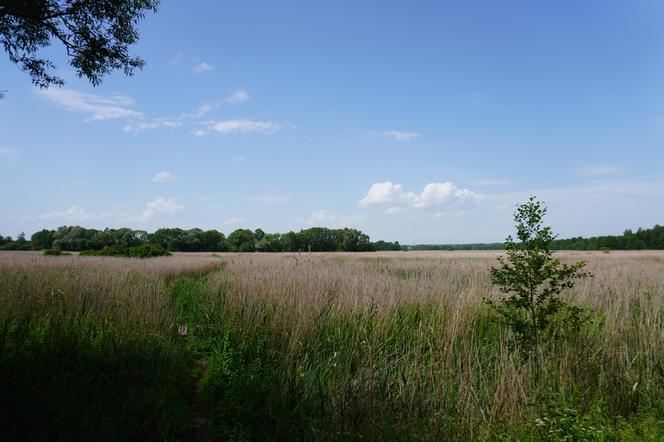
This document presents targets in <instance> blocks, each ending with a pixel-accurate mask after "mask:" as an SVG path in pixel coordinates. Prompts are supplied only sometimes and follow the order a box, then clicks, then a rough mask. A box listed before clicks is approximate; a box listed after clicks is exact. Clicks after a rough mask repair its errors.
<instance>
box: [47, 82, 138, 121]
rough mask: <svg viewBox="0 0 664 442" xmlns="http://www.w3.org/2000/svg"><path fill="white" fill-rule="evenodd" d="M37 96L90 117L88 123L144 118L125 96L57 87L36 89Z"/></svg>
mask: <svg viewBox="0 0 664 442" xmlns="http://www.w3.org/2000/svg"><path fill="white" fill-rule="evenodd" d="M35 94H36V95H39V96H41V97H44V98H46V99H47V100H49V101H51V102H53V103H55V104H58V105H60V106H62V107H64V108H65V109H69V110H71V111H74V112H83V113H86V114H88V115H90V117H89V118H87V119H86V121H98V120H113V119H132V118H142V117H143V114H142V113H141V112H138V111H135V110H133V109H130V107H131V106H133V105H134V100H133V99H132V98H131V97H126V96H123V95H109V96H102V95H94V94H88V93H85V92H79V91H75V90H73V89H65V88H57V87H50V88H48V89H35Z"/></svg>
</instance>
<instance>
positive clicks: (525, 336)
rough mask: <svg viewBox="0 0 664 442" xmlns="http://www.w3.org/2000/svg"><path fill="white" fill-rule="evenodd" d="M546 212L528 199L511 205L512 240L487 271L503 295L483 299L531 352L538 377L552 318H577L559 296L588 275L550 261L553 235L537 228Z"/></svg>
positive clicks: (574, 266)
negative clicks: (514, 209) (577, 280)
mask: <svg viewBox="0 0 664 442" xmlns="http://www.w3.org/2000/svg"><path fill="white" fill-rule="evenodd" d="M546 212H547V209H546V207H544V206H543V205H542V203H540V202H539V201H537V199H536V198H535V197H533V196H531V197H530V200H529V201H528V202H527V203H524V204H521V205H519V206H518V207H517V209H516V212H515V213H514V221H516V236H517V239H518V241H517V242H515V241H514V240H513V239H512V236H511V235H510V236H508V237H507V239H506V240H505V249H506V251H507V257H506V258H505V257H504V256H501V257H499V258H498V261H499V262H500V265H499V266H497V267H491V278H492V281H493V283H494V284H496V285H498V286H499V287H500V291H501V292H502V293H504V294H506V295H507V296H506V297H504V298H502V299H500V300H499V301H497V302H495V301H491V300H488V301H487V302H488V303H489V305H490V306H491V307H492V308H493V309H494V310H495V311H496V312H497V313H498V316H499V317H500V319H501V320H502V321H503V322H504V323H505V324H506V325H507V326H508V327H509V328H510V329H511V330H512V331H513V332H514V334H515V336H516V340H517V343H518V344H519V347H520V349H521V350H522V351H523V352H524V354H526V355H532V354H533V353H534V354H535V364H536V370H537V373H538V375H539V372H540V368H541V363H542V343H543V339H544V338H545V337H547V336H551V333H550V332H551V328H552V327H551V326H552V324H553V322H554V320H555V318H556V317H560V316H561V315H564V316H565V318H564V319H566V320H568V321H569V320H572V321H575V322H577V323H578V322H579V321H580V318H581V315H580V313H581V309H580V308H579V307H572V306H569V305H567V304H566V303H565V302H564V301H563V300H562V299H560V294H561V293H562V292H563V290H566V289H569V288H571V287H572V286H573V285H574V282H575V280H576V279H579V278H585V277H587V276H591V275H590V273H587V272H584V271H582V268H583V267H584V266H585V262H582V261H580V262H576V263H574V264H571V265H570V264H561V262H560V261H559V260H558V259H556V258H554V257H553V252H552V251H551V246H552V243H553V241H554V240H555V235H553V234H552V233H551V228H550V227H544V226H543V224H542V219H543V218H544V215H545V214H546Z"/></svg>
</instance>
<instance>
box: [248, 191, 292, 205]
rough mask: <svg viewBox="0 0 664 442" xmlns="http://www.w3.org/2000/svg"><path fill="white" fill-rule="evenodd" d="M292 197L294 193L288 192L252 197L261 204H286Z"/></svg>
mask: <svg viewBox="0 0 664 442" xmlns="http://www.w3.org/2000/svg"><path fill="white" fill-rule="evenodd" d="M291 199H292V195H290V194H288V193H267V194H263V195H256V196H254V197H253V198H252V200H253V201H254V202H256V203H259V204H286V203H287V202H289V201H290V200H291Z"/></svg>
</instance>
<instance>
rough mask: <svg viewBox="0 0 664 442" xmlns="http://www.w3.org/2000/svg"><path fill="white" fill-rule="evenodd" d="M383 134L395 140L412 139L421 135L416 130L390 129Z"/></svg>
mask: <svg viewBox="0 0 664 442" xmlns="http://www.w3.org/2000/svg"><path fill="white" fill-rule="evenodd" d="M383 135H384V136H386V137H387V138H389V139H391V140H394V141H412V140H414V139H415V138H417V137H419V136H420V134H418V133H415V132H402V131H400V130H388V131H387V132H384V133H383Z"/></svg>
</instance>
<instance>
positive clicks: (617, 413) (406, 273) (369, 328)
mask: <svg viewBox="0 0 664 442" xmlns="http://www.w3.org/2000/svg"><path fill="white" fill-rule="evenodd" d="M582 257H583V258H587V259H588V260H589V270H591V271H592V272H593V273H595V275H596V277H595V278H594V279H592V280H590V281H587V282H584V283H583V284H581V285H579V286H578V287H577V288H576V290H574V291H573V292H572V293H570V294H569V296H571V297H574V298H576V299H577V300H578V301H579V302H580V303H583V304H584V305H587V306H589V307H590V308H591V309H592V314H591V315H592V322H591V323H590V325H589V326H587V327H584V328H583V329H581V330H569V329H566V328H561V329H560V330H558V332H559V333H560V334H562V335H564V336H563V339H562V340H560V341H559V343H558V344H556V345H554V344H551V345H549V346H548V347H547V348H546V366H545V376H544V378H543V380H542V381H541V382H540V383H538V384H534V383H533V378H532V376H531V373H532V369H531V367H530V361H523V360H522V359H521V356H520V355H519V354H518V353H515V352H512V351H510V345H509V344H510V336H509V335H507V334H506V331H505V330H503V329H502V328H501V327H500V326H499V325H498V324H496V322H495V321H492V320H491V318H490V316H489V315H490V312H489V311H488V309H487V308H486V307H485V305H484V303H483V301H482V298H483V297H485V296H496V295H497V293H496V290H495V288H494V287H492V285H491V283H490V280H489V275H488V272H487V268H488V267H489V266H490V265H491V264H493V259H494V256H490V255H489V256H487V255H484V256H480V257H478V256H474V255H472V254H454V253H453V254H434V255H431V254H429V255H425V256H424V257H422V256H420V255H417V254H415V255H406V256H404V255H403V254H392V255H382V256H378V257H370V256H349V255H332V256H329V255H306V256H273V255H251V256H249V255H243V256H235V257H231V258H229V259H228V260H227V266H226V271H225V272H224V273H219V274H215V275H213V277H212V278H211V280H210V283H209V284H210V285H209V287H210V288H209V289H208V291H207V296H208V299H207V300H206V302H205V304H206V305H207V306H208V309H209V313H210V314H209V315H208V317H210V318H216V319H211V320H210V321H216V322H217V324H218V327H219V330H223V331H219V332H218V335H222V336H224V341H223V342H222V343H221V344H219V345H220V347H218V348H221V349H222V351H221V353H220V354H216V355H215V356H214V357H212V358H211V359H210V369H211V370H210V372H209V375H208V377H209V378H210V381H209V382H212V379H214V380H217V381H219V379H225V380H224V381H223V382H221V385H218V384H213V388H211V389H210V390H211V391H210V393H209V394H208V396H209V397H210V398H211V400H212V401H213V402H214V399H215V398H217V399H218V398H223V397H228V396H229V394H230V393H229V390H230V391H231V392H233V393H232V395H233V397H235V398H236V399H235V400H236V402H237V401H239V403H240V405H237V404H236V405H234V406H238V407H245V406H246V407H249V408H250V410H251V412H248V411H246V410H245V411H243V412H241V411H237V410H235V411H234V412H233V413H232V414H231V415H227V414H223V412H224V411H228V409H229V408H228V407H229V406H228V404H227V403H226V402H224V401H223V400H222V401H221V402H217V404H216V405H217V409H218V410H221V412H222V415H221V416H218V419H219V420H221V421H222V422H221V424H220V427H221V429H222V436H225V437H228V436H229V434H236V433H237V432H238V431H240V430H238V426H239V427H241V428H244V430H243V431H244V432H245V433H241V434H245V435H251V434H254V435H255V431H256V427H255V426H253V425H252V424H251V423H245V426H244V427H242V425H243V422H242V421H241V420H240V421H239V422H238V421H237V420H238V419H237V416H241V415H243V416H256V415H258V416H261V419H264V420H265V422H264V423H263V425H262V426H259V427H260V428H265V429H266V431H270V432H271V433H270V434H272V435H281V436H282V437H283V438H288V437H287V435H293V434H299V435H301V436H302V437H303V438H304V439H308V438H324V439H329V438H333V439H334V438H337V439H345V438H369V439H383V440H384V439H393V440H403V439H429V440H441V439H447V440H450V439H451V440H471V439H480V438H501V437H515V438H524V437H526V436H524V434H529V430H531V429H533V428H535V422H544V424H542V425H541V428H540V429H541V431H542V432H544V433H546V432H549V431H554V434H562V435H563V436H565V435H568V436H570V435H571V436H572V438H574V435H577V436H579V435H582V434H585V433H582V431H585V430H584V429H583V428H585V427H583V425H582V423H583V422H584V419H588V418H587V416H588V413H590V412H591V410H593V409H599V410H600V411H601V413H603V414H601V416H604V417H606V420H605V421H602V422H603V423H601V422H599V417H597V416H600V414H598V415H597V416H595V417H594V418H593V419H595V420H597V422H593V425H596V426H599V427H601V428H606V431H607V434H613V435H615V434H617V433H616V431H618V428H622V427H621V425H623V426H624V425H627V424H621V423H620V422H623V421H629V420H630V419H634V418H635V416H638V415H639V414H640V413H649V414H652V415H656V416H660V417H661V416H664V401H663V400H662V399H663V398H664V396H663V393H664V390H663V388H664V371H663V366H662V363H663V362H664V334H663V332H664V309H663V306H664V305H663V298H662V296H663V295H664V262H662V260H661V258H660V256H659V255H657V254H648V253H644V254H624V255H623V254H612V255H597V254H589V255H585V256H582ZM563 258H564V259H578V256H577V255H576V254H574V256H569V255H563ZM217 365H219V366H221V367H223V369H219V370H221V371H222V372H223V375H215V370H217V369H218V367H217ZM247 367H252V368H251V370H247ZM245 376H246V377H248V378H245ZM241 385H249V386H251V388H254V387H255V386H256V385H260V386H261V390H260V391H259V392H256V391H254V390H252V389H251V388H249V389H248V390H247V391H246V392H245V391H244V390H243V387H239V386H241ZM203 387H204V389H205V387H206V384H205V383H204V384H203ZM247 388H248V387H247ZM245 393H246V394H245ZM258 393H260V394H258ZM243 397H249V398H250V399H241V398H243ZM553 403H558V404H559V405H560V404H564V407H563V406H562V405H560V406H561V407H563V409H567V410H570V409H571V410H573V411H574V413H577V414H576V415H575V416H577V420H578V422H577V423H578V425H579V426H580V427H579V428H581V429H579V428H567V429H565V428H563V427H564V422H567V421H569V419H570V418H569V416H566V415H564V416H562V417H560V416H557V415H555V416H554V417H553V418H551V417H546V416H548V415H547V413H549V414H551V413H552V411H551V410H552V408H551V407H552V406H551V404H553ZM593 407H595V408H593ZM598 407H599V408H598ZM554 409H555V407H554ZM542 416H544V417H546V419H544V420H542V419H541V418H542ZM556 416H557V417H556ZM538 419H539V420H538ZM547 419H548V420H547ZM556 419H558V421H560V422H558V421H556ZM546 422H549V423H548V424H547V423H546ZM598 422H599V423H598ZM228 425H231V430H232V431H231V432H230V433H229V432H226V433H224V431H226V430H228V428H226V427H227V426H228ZM557 426H560V427H561V428H558V427H557ZM591 427H592V425H591ZM519 428H521V430H520V429H519ZM552 428H553V429H552ZM280 431H281V433H280ZM520 431H522V433H523V432H525V433H523V434H522V433H519V432H520ZM602 431H604V430H602ZM625 431H627V430H625ZM555 432H558V433H555ZM579 432H581V433H579ZM547 434H548V433H547ZM598 434H599V433H598ZM563 436H561V438H562V437H563ZM542 437H544V436H542ZM547 437H548V436H547ZM584 437H585V436H584ZM593 437H594V436H593ZM598 437H599V436H598ZM598 440H603V439H598Z"/></svg>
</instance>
